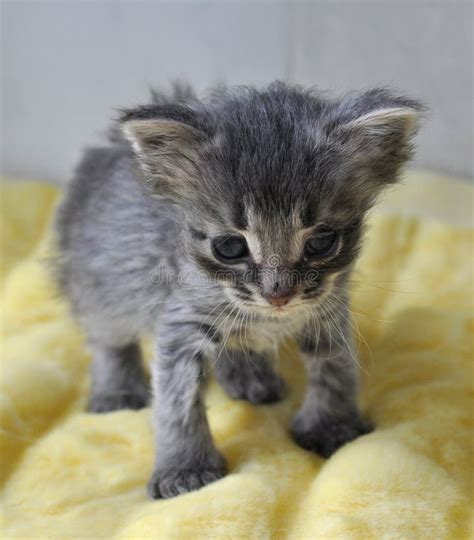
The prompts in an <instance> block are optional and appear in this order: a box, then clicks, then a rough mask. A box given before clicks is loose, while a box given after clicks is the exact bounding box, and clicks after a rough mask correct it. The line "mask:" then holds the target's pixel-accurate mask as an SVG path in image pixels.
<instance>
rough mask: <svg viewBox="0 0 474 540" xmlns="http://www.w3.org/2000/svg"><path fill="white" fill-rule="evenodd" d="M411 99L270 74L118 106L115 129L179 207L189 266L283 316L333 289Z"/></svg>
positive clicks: (390, 178) (410, 121)
mask: <svg viewBox="0 0 474 540" xmlns="http://www.w3.org/2000/svg"><path fill="white" fill-rule="evenodd" d="M419 108H420V106H419V104H418V103H416V102H414V101H412V100H410V99H406V98H403V97H397V96H394V95H392V94H390V93H388V92H386V91H383V90H374V91H369V92H366V93H364V94H361V95H359V96H348V97H346V98H343V99H342V100H339V101H329V100H327V99H326V98H323V97H320V96H318V95H315V94H314V93H311V92H305V91H303V90H301V89H300V88H298V87H291V86H288V85H284V84H281V83H278V84H275V85H270V86H269V87H268V88H267V89H264V90H262V91H258V90H255V89H247V90H240V91H239V90H237V91H235V92H232V91H228V92H225V93H223V94H220V95H218V96H214V97H213V98H210V99H209V100H208V101H206V102H200V101H193V102H192V103H190V104H188V105H186V104H182V103H180V104H168V105H161V106H155V107H153V106H151V107H144V108H141V109H138V110H133V111H129V112H128V113H126V114H125V117H124V124H123V129H124V133H125V135H126V137H127V138H128V140H129V141H130V142H131V143H132V146H133V149H134V151H135V153H136V155H137V157H138V161H139V163H140V165H141V167H142V170H143V171H144V173H145V174H144V177H145V178H146V179H147V180H148V182H149V184H150V185H151V188H152V191H153V192H154V194H155V195H158V196H163V197H168V198H170V199H173V200H174V201H175V202H176V203H178V204H179V205H180V206H182V208H183V209H184V211H185V215H186V221H187V223H186V225H187V226H186V227H185V229H186V230H187V237H186V242H185V249H186V250H187V253H188V256H189V258H190V260H192V261H194V263H195V265H196V268H197V269H198V270H201V271H203V272H204V273H205V275H206V276H208V278H209V279H211V280H212V281H213V283H214V284H219V285H220V286H221V287H222V288H223V290H224V292H225V294H226V295H227V296H228V297H229V298H230V299H231V300H232V301H233V302H234V303H235V304H236V305H238V306H239V307H241V308H243V309H247V310H251V311H253V312H255V311H257V310H258V312H259V313H261V314H264V313H267V314H268V315H270V316H280V315H289V316H290V315H291V314H292V313H294V312H295V310H297V309H303V308H304V307H307V306H309V305H312V304H313V305H314V304H318V303H320V302H322V301H323V300H324V298H325V297H327V295H328V294H329V292H331V290H337V289H335V287H338V286H339V283H338V280H337V278H338V276H340V275H341V277H343V274H344V272H345V271H346V270H348V269H349V268H350V266H351V265H352V263H353V262H354V259H355V257H356V255H357V252H358V248H359V246H360V237H361V227H362V223H363V219H364V215H365V213H366V211H367V210H368V209H369V208H370V206H371V205H372V203H373V202H374V199H375V197H376V195H377V194H378V192H379V191H380V190H381V189H382V188H383V187H384V186H385V185H387V184H390V183H392V182H395V181H396V179H397V176H398V173H399V171H400V168H401V166H402V165H403V164H404V163H405V162H406V161H407V160H408V159H409V157H410V155H411V144H410V141H411V138H412V136H413V135H414V133H415V131H416V125H417V114H418V111H419Z"/></svg>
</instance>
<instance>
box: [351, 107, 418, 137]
mask: <svg viewBox="0 0 474 540" xmlns="http://www.w3.org/2000/svg"><path fill="white" fill-rule="evenodd" d="M419 121H420V113H419V111H417V110H416V109H414V108H411V107H390V108H384V109H378V110H375V111H371V112H369V113H367V114H364V115H362V116H360V117H358V118H356V119H355V120H352V121H351V122H349V123H348V124H346V128H348V129H356V130H357V129H359V130H361V132H362V134H365V135H366V136H369V137H385V136H390V135H396V136H399V137H401V138H402V139H404V140H407V139H411V138H412V137H413V136H414V135H416V133H417V131H418V129H419Z"/></svg>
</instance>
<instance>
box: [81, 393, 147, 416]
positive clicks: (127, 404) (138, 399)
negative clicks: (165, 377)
mask: <svg viewBox="0 0 474 540" xmlns="http://www.w3.org/2000/svg"><path fill="white" fill-rule="evenodd" d="M148 399H149V394H148V390H147V389H146V388H140V389H134V390H133V391H121V392H115V393H110V394H96V395H93V396H91V398H90V400H89V404H88V406H87V410H88V411H89V412H93V413H106V412H111V411H118V410H120V409H143V407H146V406H147V405H148Z"/></svg>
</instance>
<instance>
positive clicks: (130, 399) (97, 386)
mask: <svg viewBox="0 0 474 540" xmlns="http://www.w3.org/2000/svg"><path fill="white" fill-rule="evenodd" d="M91 350H92V366H91V377H92V390H91V397H90V400H89V405H88V410H89V411H91V412H96V413H105V412H109V411H116V410H119V409H141V408H142V407H145V406H146V405H147V403H148V398H149V390H148V384H147V381H146V376H145V371H144V369H143V364H142V355H141V351H140V347H139V346H138V344H137V343H131V344H129V345H127V346H124V347H109V346H105V345H97V344H93V345H92V346H91Z"/></svg>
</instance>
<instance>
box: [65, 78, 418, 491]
mask: <svg viewBox="0 0 474 540" xmlns="http://www.w3.org/2000/svg"><path fill="white" fill-rule="evenodd" d="M420 111H421V106H420V104H419V103H418V102H416V101H413V100H411V99H408V98H404V97H399V96H397V95H395V94H392V93H390V92H389V91H386V90H380V89H375V90H370V91H368V92H365V93H361V94H359V95H349V96H346V97H343V98H342V99H339V100H330V99H328V98H326V97H324V96H322V95H320V94H318V93H317V92H316V91H312V90H304V89H302V88H300V87H299V86H292V85H288V84H285V83H281V82H276V83H273V84H271V85H270V86H268V87H266V88H263V89H262V90H257V89H255V88H236V89H219V90H215V91H213V92H211V93H210V94H209V95H208V96H207V97H206V98H205V99H202V100H199V99H198V98H197V97H195V95H194V94H193V93H192V91H190V90H189V89H187V88H184V87H181V88H180V87H177V88H176V89H175V92H174V94H173V95H171V96H164V95H161V94H158V93H155V94H154V102H153V103H152V104H149V105H145V106H142V107H138V108H135V109H130V110H126V111H125V112H123V114H122V115H121V118H120V120H119V121H118V123H117V127H116V128H115V129H113V130H112V131H111V134H110V137H109V138H110V141H109V143H108V144H107V146H104V147H103V148H93V149H89V150H88V151H87V152H86V153H85V156H84V158H83V160H82V161H81V163H80V165H79V167H78V169H77V171H76V174H75V176H74V178H73V180H72V182H71V184H70V186H69V188H68V190H67V193H66V196H65V199H64V201H63V203H62V205H61V207H60V209H59V213H58V218H57V232H58V243H59V253H60V257H59V260H58V269H59V273H58V274H59V281H60V284H61V285H62V288H63V290H64V291H65V293H66V294H67V296H68V297H69V299H70V301H71V303H72V306H73V310H74V313H75V315H76V317H77V319H78V321H79V322H80V323H81V325H82V326H83V328H84V329H85V331H86V334H87V338H88V343H89V346H90V349H91V352H92V392H91V397H90V403H89V410H90V411H93V412H102V413H103V412H108V411H113V410H117V409H121V408H132V409H138V408H140V407H144V406H145V405H146V404H147V402H148V394H149V391H148V387H147V381H146V378H145V372H144V370H143V366H142V359H141V353H140V348H139V346H138V339H139V337H140V335H142V334H143V333H144V332H149V331H151V332H153V333H154V334H155V335H156V337H157V341H156V359H155V361H154V363H153V368H152V372H153V377H152V379H153V384H152V386H153V419H154V424H155V430H156V448H157V451H156V465H155V470H154V473H153V475H152V478H151V481H150V484H149V493H150V494H151V496H152V497H154V498H160V497H172V496H175V495H178V494H180V493H185V492H188V491H190V490H194V489H197V488H199V487H201V486H204V485H206V484H208V483H210V482H213V481H215V480H217V479H219V478H222V477H223V476H224V475H225V472H226V463H225V459H224V458H223V456H222V455H221V454H220V452H219V451H218V450H217V448H216V447H215V445H214V443H213V440H212V436H211V433H210V431H209V425H208V422H207V419H206V412H205V406H204V403H203V396H202V391H203V385H204V382H205V381H204V379H205V374H206V373H207V371H208V369H209V368H208V367H206V365H205V362H206V360H208V361H209V365H210V366H212V367H213V369H214V371H215V375H216V378H217V380H218V381H219V383H220V384H221V385H222V386H223V387H224V389H225V390H226V391H227V392H228V394H229V395H230V396H231V397H233V398H235V399H245V400H248V401H250V402H251V403H255V404H258V403H270V402H273V401H277V400H279V399H281V398H282V397H283V394H284V390H285V385H284V383H283V381H282V380H281V378H280V376H279V375H278V374H277V373H276V372H275V371H274V370H273V368H272V366H271V359H272V356H273V355H274V353H275V351H276V348H277V346H278V343H279V342H280V340H281V339H282V338H283V337H284V336H287V335H291V336H293V337H294V338H295V339H296V341H297V342H298V344H299V347H300V350H301V353H302V355H303V358H304V360H305V362H306V365H307V370H308V380H309V382H308V389H307V393H306V397H305V398H304V401H303V403H302V405H301V407H300V409H299V410H298V411H297V413H296V415H295V417H294V419H293V422H292V426H291V431H292V434H293V437H294V439H295V441H296V442H297V443H298V444H299V445H300V446H302V447H303V448H305V449H307V450H310V451H313V452H316V453H318V454H320V455H322V456H324V457H327V456H330V455H331V454H332V453H333V452H334V451H335V450H337V449H338V448H339V447H340V446H342V445H343V444H345V443H347V442H349V441H351V440H353V439H355V438H356V437H358V436H359V435H362V434H364V433H367V432H368V431H369V430H370V425H369V424H368V422H366V421H365V420H364V419H363V418H362V417H361V415H360V412H359V409H358V406H357V370H356V362H355V357H354V355H355V352H354V350H353V346H352V343H351V335H350V321H349V317H350V316H349V311H348V307H347V306H348V294H347V286H346V282H347V278H348V276H349V273H350V271H351V268H352V266H353V263H354V260H355V259H356V257H357V254H358V252H359V249H360V246H361V237H362V231H363V223H364V216H365V214H366V212H367V210H368V209H369V208H370V207H371V206H372V204H373V203H374V201H375V198H376V197H377V195H378V194H379V192H380V191H381V190H382V189H383V188H384V187H385V186H387V185H389V184H392V183H393V182H395V181H396V180H397V177H398V175H399V172H400V169H401V167H402V165H403V164H405V162H406V161H407V160H408V159H409V158H410V156H411V154H412V144H411V140H412V137H413V135H414V134H415V132H416V130H417V125H418V117H419V114H420ZM122 134H123V135H122Z"/></svg>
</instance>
